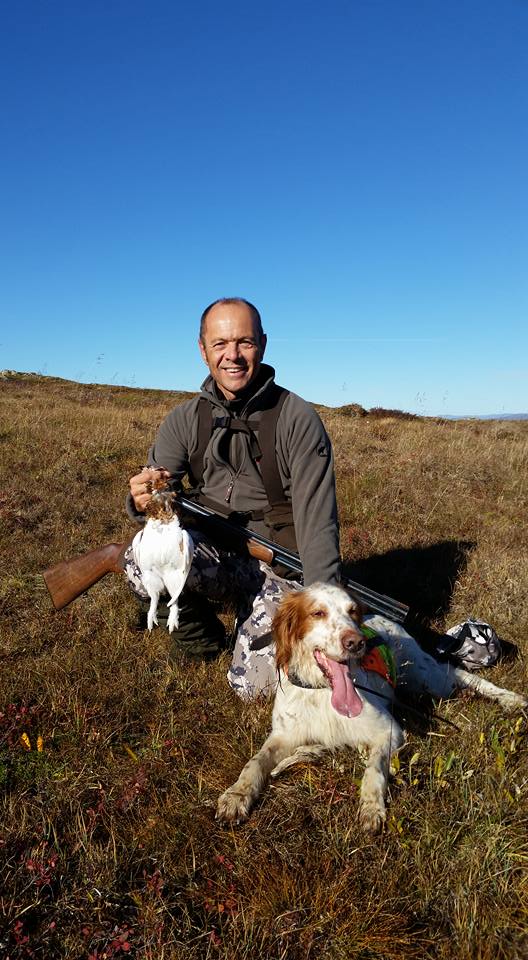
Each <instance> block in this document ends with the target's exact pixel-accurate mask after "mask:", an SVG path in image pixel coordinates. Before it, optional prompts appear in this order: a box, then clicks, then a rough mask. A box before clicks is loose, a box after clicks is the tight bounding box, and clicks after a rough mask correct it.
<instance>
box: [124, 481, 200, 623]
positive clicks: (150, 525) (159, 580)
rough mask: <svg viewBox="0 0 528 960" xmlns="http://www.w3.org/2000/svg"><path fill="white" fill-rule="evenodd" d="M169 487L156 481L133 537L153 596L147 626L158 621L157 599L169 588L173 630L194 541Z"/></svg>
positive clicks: (143, 574)
mask: <svg viewBox="0 0 528 960" xmlns="http://www.w3.org/2000/svg"><path fill="white" fill-rule="evenodd" d="M167 487H168V484H167V481H166V480H164V479H159V480H155V481H154V482H153V484H152V488H153V492H152V499H151V500H150V502H149V503H148V504H147V507H146V510H145V513H146V515H147V518H148V519H147V522H146V524H145V526H144V527H143V529H142V530H140V531H139V533H137V534H136V536H135V537H134V540H133V542H132V549H133V551H134V560H135V562H136V563H137V565H138V567H139V568H140V570H141V574H142V579H143V584H144V586H145V589H146V590H147V593H148V595H149V597H150V607H149V611H148V616H147V625H148V629H149V630H152V628H153V626H154V624H156V626H157V624H158V619H157V616H156V614H157V611H158V601H159V597H160V594H161V593H162V592H163V591H165V590H166V591H167V593H169V594H170V598H171V599H170V601H169V603H168V607H169V617H168V621H167V627H168V629H169V633H172V631H173V630H174V629H177V627H178V619H179V609H178V597H179V596H180V593H181V592H182V590H183V588H184V586H185V581H186V580H187V576H188V573H189V570H190V567H191V562H192V557H193V551H194V545H193V542H192V539H191V537H190V535H189V534H188V533H187V531H186V530H183V529H182V527H181V526H180V521H179V517H178V514H177V512H176V510H175V506H174V501H175V499H176V495H175V494H174V493H171V492H170V491H169V490H168V489H167Z"/></svg>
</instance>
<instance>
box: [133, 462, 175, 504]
mask: <svg viewBox="0 0 528 960" xmlns="http://www.w3.org/2000/svg"><path fill="white" fill-rule="evenodd" d="M169 477H170V473H169V471H168V470H166V469H165V468H164V467H159V468H156V467H143V469H142V470H141V473H136V475H135V476H134V477H131V478H130V480H129V487H130V493H131V494H132V499H133V501H134V503H135V505H136V510H138V511H139V512H140V513H144V512H145V509H146V507H147V506H148V504H149V503H150V500H151V497H152V490H153V488H154V484H155V482H156V480H161V479H163V480H167V479H168V478H169Z"/></svg>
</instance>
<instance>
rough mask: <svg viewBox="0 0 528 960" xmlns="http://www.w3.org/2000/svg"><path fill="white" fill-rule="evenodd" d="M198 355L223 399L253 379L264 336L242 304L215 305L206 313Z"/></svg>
mask: <svg viewBox="0 0 528 960" xmlns="http://www.w3.org/2000/svg"><path fill="white" fill-rule="evenodd" d="M198 346H199V347H200V353H201V354H202V357H203V359H204V360H205V362H206V364H207V366H208V367H209V370H210V372H211V376H212V378H213V380H214V381H215V383H216V384H217V386H218V387H219V389H220V390H221V391H222V393H223V394H224V396H225V397H226V398H227V400H234V399H235V397H236V396H237V394H239V393H240V392H241V390H245V388H246V387H247V386H248V385H249V384H250V383H251V382H252V381H253V380H254V379H255V377H256V376H257V373H258V372H259V369H260V361H261V360H262V357H263V356H264V350H265V347H266V337H265V336H264V335H263V336H262V337H259V335H258V331H257V325H256V322H255V320H254V318H253V315H252V313H251V310H250V309H249V307H247V306H246V304H245V303H217V304H216V306H215V307H213V308H212V310H210V311H209V313H208V314H207V318H206V321H205V331H204V337H203V342H202V340H198Z"/></svg>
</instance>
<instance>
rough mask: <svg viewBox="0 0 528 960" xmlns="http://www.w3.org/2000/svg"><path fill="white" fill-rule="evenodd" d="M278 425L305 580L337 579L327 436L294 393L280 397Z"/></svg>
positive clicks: (331, 463)
mask: <svg viewBox="0 0 528 960" xmlns="http://www.w3.org/2000/svg"><path fill="white" fill-rule="evenodd" d="M283 418H284V423H282V421H283ZM277 426H278V428H279V431H280V434H281V435H282V445H283V453H284V454H285V455H286V463H287V467H288V469H289V474H290V496H291V499H292V507H293V522H294V525H295V536H296V539H297V546H298V548H299V556H300V558H301V562H302V565H303V576H304V583H305V585H306V586H309V584H311V583H315V582H316V581H321V582H323V583H332V582H336V581H338V580H339V571H340V557H339V522H338V515H337V501H336V491H335V476H334V457H333V453H332V446H331V443H330V439H329V437H328V434H327V433H326V430H325V428H324V426H323V424H322V421H321V419H320V417H319V416H318V414H317V413H316V411H315V410H314V409H313V407H311V406H310V405H309V404H308V403H306V402H305V401H304V400H301V399H300V397H297V396H295V395H294V394H290V396H289V397H288V400H287V401H286V402H285V404H284V408H283V411H282V414H281V417H280V418H279V423H278V425H277ZM279 431H278V435H277V440H278V444H280V443H281V437H280V436H279ZM284 446H285V449H284ZM278 452H279V451H278Z"/></svg>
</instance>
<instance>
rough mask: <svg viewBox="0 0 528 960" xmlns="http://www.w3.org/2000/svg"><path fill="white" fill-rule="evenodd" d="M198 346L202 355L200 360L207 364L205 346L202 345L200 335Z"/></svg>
mask: <svg viewBox="0 0 528 960" xmlns="http://www.w3.org/2000/svg"><path fill="white" fill-rule="evenodd" d="M198 347H199V349H200V353H201V355H202V360H203V362H204V363H207V366H209V363H208V360H207V353H206V352H205V347H204V345H203V342H202V338H201V337H198Z"/></svg>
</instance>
